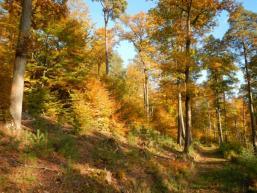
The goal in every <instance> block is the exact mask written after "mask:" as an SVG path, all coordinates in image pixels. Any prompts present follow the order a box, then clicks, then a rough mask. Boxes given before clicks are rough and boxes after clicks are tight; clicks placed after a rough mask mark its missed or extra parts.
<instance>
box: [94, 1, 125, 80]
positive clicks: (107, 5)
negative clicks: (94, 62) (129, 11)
mask: <svg viewBox="0 0 257 193" xmlns="http://www.w3.org/2000/svg"><path fill="white" fill-rule="evenodd" d="M93 1H96V2H100V3H101V6H102V8H103V14H104V29H105V65H106V74H107V75H108V74H109V70H110V69H109V44H108V30H107V28H108V24H109V20H110V19H112V20H115V19H117V18H119V17H120V15H121V14H122V13H124V12H125V10H126V8H127V1H126V0H93Z"/></svg>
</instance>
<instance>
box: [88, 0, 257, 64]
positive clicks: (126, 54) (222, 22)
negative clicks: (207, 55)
mask: <svg viewBox="0 0 257 193" xmlns="http://www.w3.org/2000/svg"><path fill="white" fill-rule="evenodd" d="M127 1H128V8H127V11H126V13H127V14H129V15H133V14H136V13H138V12H140V11H144V12H147V11H148V10H149V9H150V8H152V7H154V6H155V3H154V2H153V1H149V0H147V1H146V0H127ZM85 2H86V4H87V5H88V7H89V11H90V17H91V19H92V22H93V23H94V24H95V26H96V27H102V26H103V24H104V23H103V15H102V8H101V6H100V4H99V3H97V2H92V0H85ZM239 2H242V3H243V5H244V7H245V8H246V9H248V10H251V11H254V12H257V0H240V1H239ZM218 23H219V24H218V26H217V27H215V29H214V30H213V35H214V36H215V37H217V38H222V36H223V35H224V33H225V32H226V31H227V29H228V23H227V14H226V13H222V14H221V15H220V16H219V17H218ZM115 50H116V51H117V52H118V53H119V54H120V56H121V57H122V59H123V60H124V63H125V65H127V64H128V63H129V61H130V60H131V59H133V58H134V56H135V54H136V53H135V50H134V47H133V45H132V44H131V43H129V42H127V41H123V42H121V43H120V44H119V45H118V46H116V48H115Z"/></svg>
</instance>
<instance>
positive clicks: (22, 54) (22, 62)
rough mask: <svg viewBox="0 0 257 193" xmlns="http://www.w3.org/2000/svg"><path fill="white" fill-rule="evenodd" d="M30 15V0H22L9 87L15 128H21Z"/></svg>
mask: <svg viewBox="0 0 257 193" xmlns="http://www.w3.org/2000/svg"><path fill="white" fill-rule="evenodd" d="M31 15H32V0H23V2H22V14H21V19H20V32H19V37H18V42H17V47H16V56H15V64H14V72H13V81H12V89H11V106H10V113H11V115H12V118H13V121H14V126H15V128H16V129H17V130H20V129H21V117H22V100H23V89H24V74H25V66H26V63H27V55H28V49H29V43H30V40H29V39H30V27H31Z"/></svg>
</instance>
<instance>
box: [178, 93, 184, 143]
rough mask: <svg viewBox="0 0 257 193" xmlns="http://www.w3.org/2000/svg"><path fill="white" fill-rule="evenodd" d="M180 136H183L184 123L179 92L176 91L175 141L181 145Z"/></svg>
mask: <svg viewBox="0 0 257 193" xmlns="http://www.w3.org/2000/svg"><path fill="white" fill-rule="evenodd" d="M182 138H185V123H184V116H183V109H182V97H181V92H178V136H177V143H178V144H179V145H182Z"/></svg>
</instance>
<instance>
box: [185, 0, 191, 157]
mask: <svg viewBox="0 0 257 193" xmlns="http://www.w3.org/2000/svg"><path fill="white" fill-rule="evenodd" d="M191 7H192V0H191V1H190V3H189V6H188V13H187V14H188V15H187V22H186V33H187V37H186V55H187V57H188V58H189V57H190V46H191V37H190V36H191V23H190V16H191ZM185 79H186V80H185V85H186V86H185V87H186V100H185V106H186V133H185V134H186V135H185V146H184V152H185V153H188V152H189V146H190V144H191V138H192V135H191V89H190V83H191V78H190V64H189V61H187V64H186V69H185Z"/></svg>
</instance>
